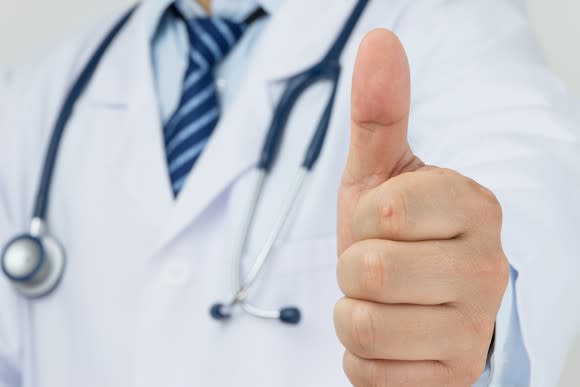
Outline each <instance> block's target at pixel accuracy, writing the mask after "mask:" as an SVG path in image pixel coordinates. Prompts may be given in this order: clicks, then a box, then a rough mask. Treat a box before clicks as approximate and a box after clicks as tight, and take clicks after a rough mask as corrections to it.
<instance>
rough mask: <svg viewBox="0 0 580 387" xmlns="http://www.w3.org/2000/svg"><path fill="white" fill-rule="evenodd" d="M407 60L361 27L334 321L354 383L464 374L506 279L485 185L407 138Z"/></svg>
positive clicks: (472, 377)
mask: <svg viewBox="0 0 580 387" xmlns="http://www.w3.org/2000/svg"><path fill="white" fill-rule="evenodd" d="M409 90H410V81H409V68H408V63H407V59H406V56H405V52H404V50H403V48H402V46H401V44H400V42H399V41H398V39H397V38H396V37H395V36H394V35H393V34H392V33H391V32H388V31H386V30H376V31H373V32H371V33H370V34H369V35H368V36H367V37H366V38H365V40H364V41H363V43H362V45H361V47H360V50H359V54H358V59H357V64H356V68H355V73H354V79H353V90H352V131H351V144H350V153H349V158H348V162H347V165H346V169H345V171H344V176H343V180H342V185H341V188H340V193H339V208H338V210H339V221H338V251H339V255H340V258H339V263H338V281H339V284H340V287H341V289H342V291H343V293H344V294H345V298H343V299H342V300H340V301H339V302H338V303H337V305H336V307H335V327H336V332H337V335H338V338H339V339H340V341H341V342H342V344H343V345H344V347H345V348H346V352H345V356H344V369H345V372H346V374H347V376H348V377H349V379H350V380H351V382H352V383H353V385H355V386H356V387H370V386H389V387H395V386H396V387H401V386H429V387H431V386H471V385H472V384H474V383H475V382H476V381H477V379H478V378H479V377H480V375H481V373H482V372H483V370H484V367H485V363H486V359H487V355H488V351H489V348H490V343H491V340H492V336H493V330H494V324H495V319H496V315H497V312H498V310H499V306H500V303H501V299H502V296H503V293H504V291H505V287H506V285H507V280H508V275H509V274H508V273H509V270H508V267H509V266H508V264H507V259H506V258H505V256H504V253H503V251H502V248H501V243H500V231H501V208H500V206H499V204H498V201H497V200H496V198H495V196H494V195H493V194H492V193H491V192H490V191H489V190H487V189H485V188H483V187H482V186H480V185H479V184H477V183H476V182H474V181H473V180H471V179H468V178H466V177H464V176H462V175H460V174H459V173H457V172H454V171H451V170H447V169H439V168H436V167H431V166H425V165H424V164H423V163H422V162H421V161H420V160H419V159H418V158H417V157H416V156H415V155H414V154H413V152H412V150H411V148H410V147H409V144H408V143H407V123H408V118H409V99H410V98H409V95H410V91H409Z"/></svg>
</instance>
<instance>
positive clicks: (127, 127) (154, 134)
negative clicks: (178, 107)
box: [86, 5, 173, 222]
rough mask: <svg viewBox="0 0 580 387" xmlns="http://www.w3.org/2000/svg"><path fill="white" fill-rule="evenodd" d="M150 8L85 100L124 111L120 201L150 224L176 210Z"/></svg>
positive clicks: (136, 19)
mask: <svg viewBox="0 0 580 387" xmlns="http://www.w3.org/2000/svg"><path fill="white" fill-rule="evenodd" d="M147 11H148V10H147V9H146V5H142V6H141V7H139V8H138V9H137V11H136V12H135V14H134V15H133V17H132V19H131V20H130V21H129V24H127V25H126V27H125V30H124V31H122V32H121V34H120V35H119V36H118V38H117V39H116V40H115V42H114V44H113V45H112V46H111V48H110V49H109V51H108V53H107V55H106V57H105V58H104V59H103V61H102V62H101V65H100V67H99V70H98V71H97V73H96V74H95V77H94V80H93V82H92V83H91V87H90V88H89V90H87V96H86V100H87V103H88V105H90V107H91V108H92V109H101V110H103V111H104V110H111V109H114V110H119V111H121V113H120V114H119V115H118V117H120V119H119V122H115V125H117V126H118V137H117V138H114V139H111V141H121V142H122V143H123V147H119V148H120V149H121V148H122V151H121V152H119V154H118V155H117V160H116V162H115V163H113V164H114V165H115V166H116V168H117V170H116V171H111V174H114V175H115V176H116V177H115V179H116V181H117V182H118V185H117V186H115V187H114V188H113V189H118V190H119V195H120V197H121V198H123V197H126V198H127V200H128V203H127V204H128V205H138V206H139V207H141V208H142V213H143V214H144V217H145V218H148V219H152V220H154V221H155V222H159V221H162V220H163V219H166V218H167V217H168V216H169V215H170V212H171V209H172V207H173V195H172V193H171V190H170V185H169V178H168V173H167V167H166V165H167V162H166V160H165V150H164V148H163V140H162V129H161V119H160V114H159V108H158V103H157V97H156V93H155V87H154V78H153V70H152V65H151V51H150V42H149V39H148V36H149V31H148V30H147V23H146V20H145V19H146V17H148V15H149V14H148V12H147Z"/></svg>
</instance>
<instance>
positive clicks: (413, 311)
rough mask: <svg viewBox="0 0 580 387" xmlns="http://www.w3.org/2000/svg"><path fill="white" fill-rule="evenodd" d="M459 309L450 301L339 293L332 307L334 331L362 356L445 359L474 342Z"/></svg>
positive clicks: (350, 348) (399, 358)
mask: <svg viewBox="0 0 580 387" xmlns="http://www.w3.org/2000/svg"><path fill="white" fill-rule="evenodd" d="M464 319H465V318H464V317H463V316H462V315H461V313H460V312H459V311H458V310H456V309H455V308H453V307H450V306H419V305H386V304H378V303H373V302H367V301H360V300H353V299H350V298H343V299H342V300H340V301H339V302H338V303H337V304H336V307H335V310H334V321H335V328H336V334H337V336H338V338H339V340H340V342H341V343H342V344H343V345H344V347H345V348H346V349H347V350H349V351H350V352H352V353H354V354H355V355H357V356H359V357H361V358H364V359H383V360H407V361H417V360H440V361H443V360H448V358H450V357H453V356H456V354H458V353H466V352H468V351H470V350H472V349H474V348H472V347H473V346H474V343H473V337H472V335H471V334H470V331H469V330H468V329H467V328H466V327H467V323H466V322H465V321H464Z"/></svg>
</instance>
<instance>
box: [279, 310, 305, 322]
mask: <svg viewBox="0 0 580 387" xmlns="http://www.w3.org/2000/svg"><path fill="white" fill-rule="evenodd" d="M301 318H302V314H301V313H300V309H298V308H295V307H289V308H283V309H281V310H280V317H279V319H280V321H282V322H283V323H284V324H290V325H297V324H298V323H299V322H300V319H301Z"/></svg>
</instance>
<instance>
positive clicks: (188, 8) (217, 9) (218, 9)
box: [140, 0, 284, 38]
mask: <svg viewBox="0 0 580 387" xmlns="http://www.w3.org/2000/svg"><path fill="white" fill-rule="evenodd" d="M283 1H284V0H213V14H214V15H216V16H222V17H227V18H231V19H233V20H242V19H243V18H244V17H246V16H248V15H249V14H250V13H251V12H252V11H253V10H254V9H256V8H257V7H258V6H261V7H262V8H263V9H264V10H265V11H266V12H267V13H268V14H270V15H274V14H275V13H276V12H277V11H278V9H279V8H280V6H281V4H282V3H283ZM173 3H176V4H177V5H178V7H179V8H180V10H181V11H182V12H184V13H185V14H186V15H189V16H191V17H196V16H205V15H206V13H205V11H204V10H203V8H202V7H201V5H199V3H198V2H197V1H196V0H143V1H142V3H141V6H140V7H141V8H142V12H143V13H144V16H145V18H144V20H146V23H148V26H147V29H148V31H149V36H150V38H153V36H155V33H156V32H157V27H158V26H159V23H160V22H161V19H162V17H163V15H164V14H165V12H166V11H167V9H168V8H169V7H170V6H171V5H172V4H173Z"/></svg>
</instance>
